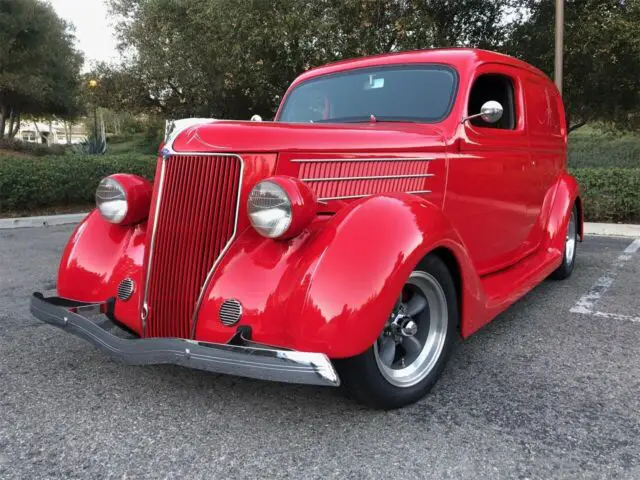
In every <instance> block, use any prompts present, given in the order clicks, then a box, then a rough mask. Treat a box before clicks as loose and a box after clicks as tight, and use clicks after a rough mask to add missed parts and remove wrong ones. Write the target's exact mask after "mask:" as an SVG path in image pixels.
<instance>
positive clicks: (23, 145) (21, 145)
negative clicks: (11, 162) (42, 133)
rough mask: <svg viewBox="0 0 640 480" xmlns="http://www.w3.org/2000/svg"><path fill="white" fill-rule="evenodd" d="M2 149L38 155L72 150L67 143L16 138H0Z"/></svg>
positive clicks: (61, 153) (0, 147) (63, 152)
mask: <svg viewBox="0 0 640 480" xmlns="http://www.w3.org/2000/svg"><path fill="white" fill-rule="evenodd" d="M0 149H2V150H10V151H12V152H20V153H26V154H28V155H33V156H36V157H42V156H45V155H63V154H65V153H66V152H68V151H69V150H70V148H69V146H67V145H45V144H42V143H30V142H23V141H21V140H16V139H15V138H2V139H0Z"/></svg>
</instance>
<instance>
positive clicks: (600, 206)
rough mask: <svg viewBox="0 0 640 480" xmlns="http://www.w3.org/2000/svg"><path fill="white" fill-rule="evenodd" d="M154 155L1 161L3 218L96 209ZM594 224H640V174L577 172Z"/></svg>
mask: <svg viewBox="0 0 640 480" xmlns="http://www.w3.org/2000/svg"><path fill="white" fill-rule="evenodd" d="M155 164H156V162H155V157H154V156H153V155H141V154H120V155H104V156H95V155H65V156H49V157H38V158H30V157H0V215H1V214H2V213H3V212H4V213H6V212H24V213H25V214H28V213H29V212H30V211H34V210H38V209H42V208H49V207H69V206H76V205H77V206H85V205H87V204H91V203H93V198H94V193H95V189H96V186H97V185H98V182H99V181H100V179H102V178H103V177H106V176H107V175H110V174H112V173H118V172H122V173H134V174H137V175H141V176H143V177H145V178H148V179H153V175H154V173H155ZM571 173H572V174H573V175H574V176H575V177H576V178H577V179H578V182H579V183H580V188H581V190H582V196H583V203H584V208H585V218H586V220H587V221H591V222H629V221H631V222H639V221H640V168H577V169H572V171H571Z"/></svg>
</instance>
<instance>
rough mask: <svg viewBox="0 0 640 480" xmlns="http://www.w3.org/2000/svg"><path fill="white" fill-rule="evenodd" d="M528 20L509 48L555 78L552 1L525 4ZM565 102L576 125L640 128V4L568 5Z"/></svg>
mask: <svg viewBox="0 0 640 480" xmlns="http://www.w3.org/2000/svg"><path fill="white" fill-rule="evenodd" d="M523 3H524V4H525V5H526V8H527V9H528V10H529V13H530V17H529V18H528V19H527V20H526V21H525V22H524V23H522V25H520V26H519V27H518V28H516V29H515V31H514V33H513V37H512V38H511V41H510V42H509V44H508V46H507V49H508V50H509V53H512V54H514V55H516V56H518V57H520V58H522V59H524V60H526V61H528V62H530V63H532V64H533V65H536V66H537V67H539V68H541V69H542V70H543V71H545V72H546V73H547V74H549V75H552V74H553V55H554V49H553V42H554V4H555V1H553V0H528V1H526V2H523ZM565 21H566V23H565V60H564V63H565V68H564V86H563V97H564V100H565V105H566V108H567V111H568V112H569V114H570V116H571V117H572V122H573V123H577V122H578V121H598V122H603V123H605V124H609V126H611V127H615V128H617V129H640V118H639V116H638V115H639V112H640V0H567V2H566V6H565Z"/></svg>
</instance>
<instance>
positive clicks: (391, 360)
mask: <svg viewBox="0 0 640 480" xmlns="http://www.w3.org/2000/svg"><path fill="white" fill-rule="evenodd" d="M574 229H575V227H574ZM574 237H575V235H574ZM447 325H448V311H447V299H446V296H445V293H444V291H443V289H442V287H441V286H440V284H439V283H438V281H437V280H436V279H435V278H434V277H433V276H432V275H430V274H429V273H426V272H422V271H414V272H413V273H412V274H411V276H410V277H409V280H408V281H407V284H406V285H405V287H404V288H403V291H402V295H401V296H400V299H399V300H398V302H397V304H396V307H395V308H394V310H393V312H392V314H391V317H390V319H389V321H388V322H387V325H386V326H385V328H384V330H383V332H382V334H381V335H380V337H379V338H378V340H377V342H376V343H375V344H374V355H375V359H376V363H377V365H378V368H379V370H380V373H382V375H383V377H384V378H385V379H386V380H387V381H388V382H389V383H391V384H392V385H395V386H397V387H404V388H407V387H411V386H413V385H416V384H417V383H419V382H420V381H421V380H423V379H424V378H425V377H426V376H427V375H428V374H429V372H431V371H432V370H433V368H434V367H435V365H436V363H437V361H438V359H439V358H440V355H441V353H442V350H443V349H444V346H445V340H446V337H447Z"/></svg>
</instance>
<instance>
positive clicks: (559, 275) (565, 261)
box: [550, 205, 578, 280]
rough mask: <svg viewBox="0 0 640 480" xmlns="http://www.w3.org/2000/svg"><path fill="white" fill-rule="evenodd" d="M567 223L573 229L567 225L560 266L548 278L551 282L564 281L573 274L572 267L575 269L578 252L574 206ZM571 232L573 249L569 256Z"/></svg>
mask: <svg viewBox="0 0 640 480" xmlns="http://www.w3.org/2000/svg"><path fill="white" fill-rule="evenodd" d="M569 222H572V223H573V228H572V225H571V224H569V225H567V235H566V239H565V245H564V251H563V252H562V264H561V265H560V266H559V267H558V268H557V269H556V270H554V271H553V273H552V274H551V276H550V278H552V279H553V280H564V279H565V278H569V277H570V276H571V274H572V273H573V267H575V264H576V253H577V251H578V207H577V206H575V205H574V206H573V210H572V211H571V217H569ZM571 232H573V249H572V251H571V252H570V254H567V250H568V249H570V247H569V241H570V240H571V239H570V237H571V235H572V234H571Z"/></svg>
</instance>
